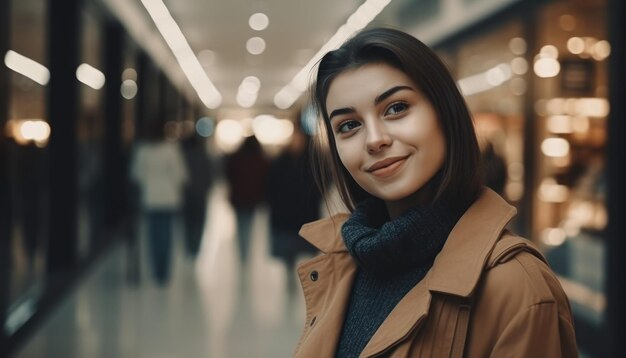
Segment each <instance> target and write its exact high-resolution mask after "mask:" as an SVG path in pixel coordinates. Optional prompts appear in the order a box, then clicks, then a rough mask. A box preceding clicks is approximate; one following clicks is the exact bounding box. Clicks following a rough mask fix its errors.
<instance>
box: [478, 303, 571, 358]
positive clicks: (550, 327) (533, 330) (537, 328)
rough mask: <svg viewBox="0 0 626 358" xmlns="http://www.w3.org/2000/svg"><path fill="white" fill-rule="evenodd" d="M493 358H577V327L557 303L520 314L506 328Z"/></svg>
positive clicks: (494, 350)
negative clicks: (560, 310) (564, 315)
mask: <svg viewBox="0 0 626 358" xmlns="http://www.w3.org/2000/svg"><path fill="white" fill-rule="evenodd" d="M490 356H491V357H568V358H569V357H578V351H577V348H576V337H575V334H574V327H573V326H572V324H571V322H570V320H569V318H568V317H563V316H561V315H559V312H558V307H557V304H556V303H555V302H545V303H538V304H535V305H532V306H530V307H528V308H527V309H526V310H523V311H521V312H519V313H518V314H517V315H516V316H515V317H514V318H513V319H512V320H511V321H510V323H509V324H508V325H507V326H506V327H505V329H504V330H503V331H502V334H501V335H500V337H498V339H497V341H496V344H495V346H494V348H493V351H492V352H491V355H490Z"/></svg>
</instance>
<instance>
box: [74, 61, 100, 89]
mask: <svg viewBox="0 0 626 358" xmlns="http://www.w3.org/2000/svg"><path fill="white" fill-rule="evenodd" d="M76 78H77V79H78V80H79V81H80V82H82V83H84V84H86V85H87V86H89V87H91V88H93V89H95V90H99V89H101V88H102V86H104V82H105V77H104V73H102V71H100V70H98V69H97V68H95V67H93V66H91V65H89V64H86V63H81V64H80V65H79V66H78V68H77V69H76Z"/></svg>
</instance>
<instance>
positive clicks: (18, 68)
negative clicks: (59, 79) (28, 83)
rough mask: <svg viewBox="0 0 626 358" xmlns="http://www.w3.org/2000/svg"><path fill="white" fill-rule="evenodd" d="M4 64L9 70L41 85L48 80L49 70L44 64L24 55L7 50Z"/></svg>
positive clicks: (45, 83)
mask: <svg viewBox="0 0 626 358" xmlns="http://www.w3.org/2000/svg"><path fill="white" fill-rule="evenodd" d="M4 64H5V65H6V66H7V67H8V68H10V69H11V70H13V71H15V72H17V73H19V74H21V75H23V76H26V77H28V78H30V79H31V80H33V81H35V82H37V83H39V84H40V85H42V86H45V85H47V84H48V81H50V71H49V70H48V68H46V66H44V65H42V64H40V63H39V62H37V61H35V60H32V59H30V58H28V57H26V56H24V55H20V54H19V53H17V52H15V51H13V50H9V51H7V53H6V54H5V55H4Z"/></svg>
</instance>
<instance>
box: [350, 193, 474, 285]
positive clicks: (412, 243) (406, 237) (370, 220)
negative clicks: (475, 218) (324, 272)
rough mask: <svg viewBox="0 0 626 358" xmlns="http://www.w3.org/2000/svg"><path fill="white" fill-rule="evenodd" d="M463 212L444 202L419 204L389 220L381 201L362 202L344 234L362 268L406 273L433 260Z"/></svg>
mask: <svg viewBox="0 0 626 358" xmlns="http://www.w3.org/2000/svg"><path fill="white" fill-rule="evenodd" d="M462 212H463V211H461V210H454V209H452V208H451V207H450V206H448V205H445V204H443V203H435V204H424V205H417V206H415V207H413V208H411V209H410V210H408V211H407V212H405V213H404V214H402V215H401V216H399V217H398V218H396V219H394V220H389V216H388V214H387V209H386V206H385V204H384V202H383V201H382V200H379V199H373V198H372V199H368V200H364V201H362V202H361V203H360V204H359V205H358V206H357V208H356V210H355V211H354V212H353V213H352V216H350V218H349V219H348V220H347V221H346V222H345V223H344V224H343V226H342V228H341V234H342V236H343V240H344V242H345V244H346V246H347V248H348V251H349V252H350V254H351V255H352V256H353V257H354V259H355V260H356V261H357V262H358V264H359V267H360V268H362V269H364V270H366V271H368V272H370V273H374V274H393V273H400V272H406V271H407V270H410V269H412V268H416V267H419V266H423V265H425V264H426V263H428V262H430V261H432V260H433V259H434V257H435V256H436V255H437V253H439V251H440V250H441V248H442V247H443V244H444V243H445V241H446V238H447V237H448V235H449V234H450V231H451V230H452V228H453V227H454V225H455V224H456V222H457V221H458V219H459V217H460V216H461V214H462Z"/></svg>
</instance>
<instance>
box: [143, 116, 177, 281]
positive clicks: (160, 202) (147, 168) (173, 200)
mask: <svg viewBox="0 0 626 358" xmlns="http://www.w3.org/2000/svg"><path fill="white" fill-rule="evenodd" d="M131 175H132V178H133V179H134V180H135V181H136V182H137V183H138V184H139V187H140V190H141V205H142V209H143V211H144V213H145V215H146V217H147V221H148V239H149V250H150V256H151V259H152V269H153V275H154V278H155V280H156V282H157V283H158V284H159V285H160V286H164V285H165V284H167V282H168V279H169V275H170V258H171V251H172V222H173V220H174V217H175V215H176V214H177V213H178V211H179V210H180V208H181V204H182V200H183V198H182V196H183V186H184V184H185V183H186V181H187V179H188V174H187V168H186V166H185V159H184V157H183V154H182V151H181V149H180V146H179V144H178V143H177V142H172V141H166V140H165V139H164V138H163V132H162V129H161V128H160V127H159V128H158V129H156V128H154V129H153V130H152V131H151V133H150V134H149V137H148V139H147V140H146V141H144V142H141V143H139V144H138V145H137V147H136V148H135V152H134V155H133V160H132V165H131Z"/></svg>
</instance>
